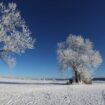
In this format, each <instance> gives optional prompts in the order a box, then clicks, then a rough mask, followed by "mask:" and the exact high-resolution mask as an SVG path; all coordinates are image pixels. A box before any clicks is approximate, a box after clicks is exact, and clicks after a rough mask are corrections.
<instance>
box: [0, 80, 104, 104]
mask: <svg viewBox="0 0 105 105" xmlns="http://www.w3.org/2000/svg"><path fill="white" fill-rule="evenodd" d="M65 82H66V81H60V82H58V81H41V80H18V79H4V78H0V105H105V82H101V83H100V82H97V83H93V84H92V85H65V84H64V83H65Z"/></svg>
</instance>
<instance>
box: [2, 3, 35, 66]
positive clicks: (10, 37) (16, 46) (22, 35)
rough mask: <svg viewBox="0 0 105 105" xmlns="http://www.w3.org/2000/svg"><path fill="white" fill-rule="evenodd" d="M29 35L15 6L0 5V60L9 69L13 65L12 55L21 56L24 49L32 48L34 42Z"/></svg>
mask: <svg viewBox="0 0 105 105" xmlns="http://www.w3.org/2000/svg"><path fill="white" fill-rule="evenodd" d="M30 35H31V32H30V30H29V28H28V27H27V26H26V23H25V21H24V19H23V18H22V17H21V15H20V12H19V11H18V9H17V6H16V4H15V3H9V4H8V5H5V4H3V3H0V58H1V59H2V60H3V61H4V62H5V63H6V64H7V65H8V66H9V67H13V66H14V64H15V58H13V57H12V55H13V53H15V54H22V53H24V52H25V50H26V49H32V48H33V45H34V40H33V39H32V37H31V36H30Z"/></svg>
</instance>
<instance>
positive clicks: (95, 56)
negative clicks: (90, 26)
mask: <svg viewBox="0 0 105 105" xmlns="http://www.w3.org/2000/svg"><path fill="white" fill-rule="evenodd" d="M57 55H58V61H59V65H60V67H61V69H63V70H65V69H70V70H72V71H73V74H74V75H73V77H74V78H73V79H74V82H76V83H78V82H80V81H81V80H84V81H85V80H91V75H90V72H91V71H92V70H93V69H95V68H97V67H98V66H99V65H100V64H101V62H102V58H101V55H100V53H99V51H96V50H94V48H93V43H92V42H91V41H90V40H89V39H84V38H83V37H82V36H76V35H72V34H70V35H69V36H68V37H67V39H66V41H65V42H60V43H58V49H57ZM85 82H86V81H85Z"/></svg>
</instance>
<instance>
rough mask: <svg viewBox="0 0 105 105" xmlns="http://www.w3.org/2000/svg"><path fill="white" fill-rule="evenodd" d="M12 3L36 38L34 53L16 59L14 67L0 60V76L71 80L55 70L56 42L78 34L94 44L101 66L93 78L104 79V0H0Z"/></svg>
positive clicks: (66, 75) (31, 51)
mask: <svg viewBox="0 0 105 105" xmlns="http://www.w3.org/2000/svg"><path fill="white" fill-rule="evenodd" d="M0 1H1V2H5V3H8V2H11V1H13V2H16V3H17V5H18V9H19V10H20V11H21V14H22V17H23V18H24V19H25V20H26V23H27V25H28V26H29V28H30V30H31V32H32V37H33V38H36V40H37V42H36V44H35V49H34V50H27V51H26V53H25V54H23V55H21V56H16V59H17V64H16V66H15V68H13V69H9V68H8V67H7V66H6V65H5V64H3V62H2V61H0V65H1V69H0V75H11V76H27V77H58V78H59V77H71V72H70V71H67V72H64V73H63V74H62V73H61V72H60V71H59V66H58V62H57V56H56V48H57V42H60V41H64V40H65V39H66V37H67V36H68V35H69V34H77V35H82V36H83V37H84V38H89V39H90V40H91V41H93V42H94V48H95V49H96V50H99V51H100V53H101V55H102V57H103V63H102V65H101V66H100V68H99V69H98V70H97V71H96V72H95V74H94V75H95V76H105V69H104V68H105V61H104V59H105V47H104V45H105V1H104V0H0Z"/></svg>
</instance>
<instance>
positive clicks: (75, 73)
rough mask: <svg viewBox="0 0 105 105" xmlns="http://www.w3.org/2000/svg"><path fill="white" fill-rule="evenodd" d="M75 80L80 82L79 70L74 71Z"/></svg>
mask: <svg viewBox="0 0 105 105" xmlns="http://www.w3.org/2000/svg"><path fill="white" fill-rule="evenodd" d="M74 75H75V76H74V81H75V83H78V82H79V77H78V72H77V71H74Z"/></svg>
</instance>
